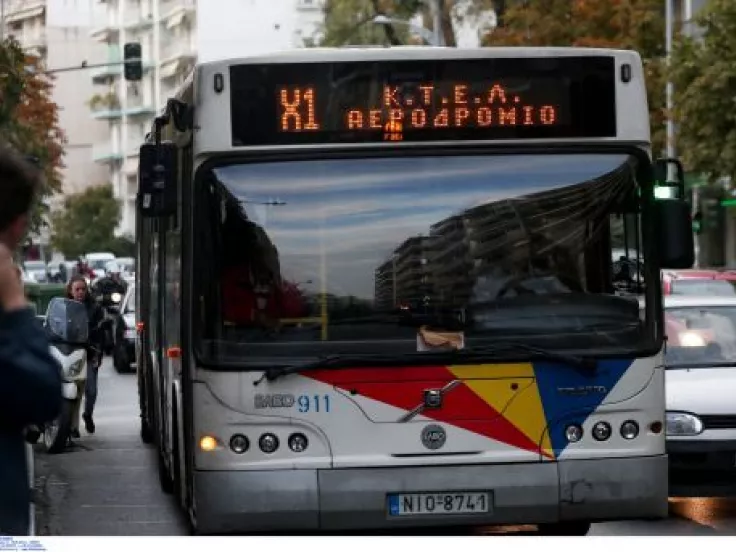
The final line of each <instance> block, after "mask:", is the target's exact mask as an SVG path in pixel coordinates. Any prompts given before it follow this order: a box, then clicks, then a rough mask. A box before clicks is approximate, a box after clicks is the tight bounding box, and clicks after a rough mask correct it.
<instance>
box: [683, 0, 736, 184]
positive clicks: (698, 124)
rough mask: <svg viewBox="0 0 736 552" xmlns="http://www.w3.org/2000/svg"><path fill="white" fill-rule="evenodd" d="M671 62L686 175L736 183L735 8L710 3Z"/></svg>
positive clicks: (721, 0) (729, 0)
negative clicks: (698, 34)
mask: <svg viewBox="0 0 736 552" xmlns="http://www.w3.org/2000/svg"><path fill="white" fill-rule="evenodd" d="M695 23H696V25H697V26H699V27H702V28H703V31H704V34H703V37H702V39H700V40H698V39H692V38H688V37H685V36H682V37H679V38H678V40H677V41H676V43H675V48H674V52H673V56H672V64H671V69H670V76H671V79H672V82H673V84H674V105H675V110H674V119H675V122H676V124H677V127H678V128H677V150H678V153H679V155H680V156H681V158H682V160H683V163H684V164H685V165H686V167H687V169H688V170H689V171H693V172H699V173H702V174H704V175H707V177H708V178H709V180H711V181H713V180H715V179H716V178H719V177H722V176H730V177H732V178H736V111H735V110H734V105H735V104H734V98H736V2H734V1H733V0H710V1H709V2H708V3H707V4H706V5H705V6H704V7H703V9H702V10H701V11H699V12H698V14H697V16H696V18H695Z"/></svg>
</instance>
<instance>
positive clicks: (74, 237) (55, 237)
mask: <svg viewBox="0 0 736 552" xmlns="http://www.w3.org/2000/svg"><path fill="white" fill-rule="evenodd" d="M119 221H120V204H119V203H118V201H117V199H115V196H114V195H113V190H112V186H111V185H110V184H107V185H104V186H95V187H92V188H87V189H86V190H84V191H83V192H79V193H77V194H73V195H69V196H67V197H66V198H64V209H63V210H62V211H60V212H58V213H54V214H53V216H52V223H53V224H52V227H53V233H52V235H51V246H52V247H53V248H54V249H57V250H58V251H61V252H62V253H63V254H64V256H65V257H66V258H67V259H74V258H77V257H79V256H80V255H84V254H85V253H89V252H90V251H110V250H111V249H112V248H114V247H116V244H117V242H118V241H119V240H118V239H116V238H115V227H116V226H117V225H118V222H119ZM112 252H113V253H114V252H115V251H112Z"/></svg>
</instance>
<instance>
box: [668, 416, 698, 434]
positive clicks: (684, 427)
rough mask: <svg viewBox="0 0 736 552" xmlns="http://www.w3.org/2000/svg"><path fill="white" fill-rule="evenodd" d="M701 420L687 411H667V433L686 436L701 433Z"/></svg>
mask: <svg viewBox="0 0 736 552" xmlns="http://www.w3.org/2000/svg"><path fill="white" fill-rule="evenodd" d="M703 429H704V427H703V421H702V420H701V419H700V418H698V417H697V416H696V415H695V414H688V413H687V412H667V435H668V436H673V437H687V436H693V435H700V434H701V433H703Z"/></svg>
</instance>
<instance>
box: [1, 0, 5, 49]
mask: <svg viewBox="0 0 736 552" xmlns="http://www.w3.org/2000/svg"><path fill="white" fill-rule="evenodd" d="M1 40H5V0H0V41H1Z"/></svg>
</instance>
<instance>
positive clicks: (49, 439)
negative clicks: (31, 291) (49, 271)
mask: <svg viewBox="0 0 736 552" xmlns="http://www.w3.org/2000/svg"><path fill="white" fill-rule="evenodd" d="M43 326H44V329H45V331H46V335H47V337H48V339H49V343H50V345H51V354H52V355H53V356H54V358H55V359H56V360H57V361H58V363H59V365H60V366H61V372H62V378H63V388H62V392H63V395H64V402H63V403H62V408H61V412H60V414H59V416H58V417H57V418H56V420H53V421H51V422H49V423H47V424H45V425H44V427H43V428H42V432H43V443H44V445H45V447H46V450H47V452H48V453H50V454H57V453H59V452H62V451H63V450H64V449H65V448H66V446H67V444H68V443H69V442H70V441H71V437H72V435H74V434H75V433H78V432H79V421H80V417H81V405H82V397H84V387H85V384H86V383H87V362H88V358H87V349H88V338H89V321H88V317H87V308H86V307H85V305H84V304H83V303H80V302H78V301H73V300H72V299H66V298H60V297H56V298H54V299H52V300H51V302H50V303H49V306H48V309H47V310H46V320H45V321H44V324H43Z"/></svg>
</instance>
